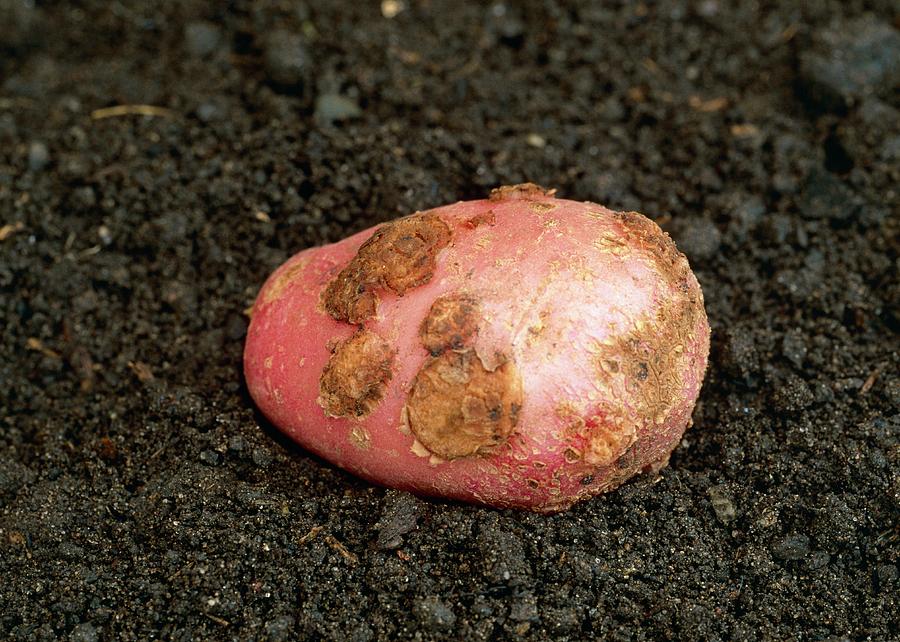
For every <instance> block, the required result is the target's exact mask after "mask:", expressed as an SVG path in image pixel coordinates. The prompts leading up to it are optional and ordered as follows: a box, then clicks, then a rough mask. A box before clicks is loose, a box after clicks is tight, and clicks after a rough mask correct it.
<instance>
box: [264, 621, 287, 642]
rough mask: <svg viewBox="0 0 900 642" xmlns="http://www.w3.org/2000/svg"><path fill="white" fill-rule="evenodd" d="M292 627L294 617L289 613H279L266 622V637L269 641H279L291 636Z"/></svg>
mask: <svg viewBox="0 0 900 642" xmlns="http://www.w3.org/2000/svg"><path fill="white" fill-rule="evenodd" d="M293 628H294V618H292V617H291V616H290V615H281V616H279V617H276V618H275V619H273V620H270V621H269V622H267V623H266V639H267V640H270V641H271V642H280V641H281V640H289V639H290V638H291V630H292V629H293Z"/></svg>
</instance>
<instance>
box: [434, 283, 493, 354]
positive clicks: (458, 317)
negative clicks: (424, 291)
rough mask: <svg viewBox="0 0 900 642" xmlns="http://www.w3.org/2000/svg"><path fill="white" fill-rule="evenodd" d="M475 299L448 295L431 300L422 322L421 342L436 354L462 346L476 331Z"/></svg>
mask: <svg viewBox="0 0 900 642" xmlns="http://www.w3.org/2000/svg"><path fill="white" fill-rule="evenodd" d="M479 317H480V313H479V308H478V301H476V300H475V298H474V297H472V296H470V295H467V294H448V295H446V296H442V297H439V298H437V299H435V301H434V303H433V304H432V305H431V310H430V311H429V312H428V316H426V317H425V320H424V321H423V322H422V327H421V329H420V330H419V336H420V337H421V339H422V345H423V346H425V349H426V350H428V352H430V353H431V356H433V357H436V356H437V355H439V354H440V353H441V352H443V351H444V350H460V349H462V348H463V347H464V346H465V345H466V344H467V343H468V341H469V339H471V338H472V337H473V336H474V335H475V334H476V333H477V332H478V321H479Z"/></svg>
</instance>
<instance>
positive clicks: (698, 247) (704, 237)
mask: <svg viewBox="0 0 900 642" xmlns="http://www.w3.org/2000/svg"><path fill="white" fill-rule="evenodd" d="M673 234H674V236H675V244H676V245H677V246H678V249H680V250H681V251H682V252H684V253H685V254H686V255H687V257H688V259H689V260H691V261H708V260H709V259H711V258H713V257H714V256H715V255H716V253H717V252H718V251H719V247H720V246H721V245H722V233H721V232H719V229H718V228H717V227H716V226H715V224H713V222H712V221H710V220H709V219H705V218H686V219H682V220H681V221H680V222H676V225H675V226H674V229H673Z"/></svg>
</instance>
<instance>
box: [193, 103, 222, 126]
mask: <svg viewBox="0 0 900 642" xmlns="http://www.w3.org/2000/svg"><path fill="white" fill-rule="evenodd" d="M219 113H220V112H219V108H218V107H217V106H216V104H215V103H211V102H206V103H201V104H200V105H199V106H198V107H197V118H199V119H200V120H201V121H203V122H204V123H209V122H212V121H214V120H216V119H217V118H218V117H219Z"/></svg>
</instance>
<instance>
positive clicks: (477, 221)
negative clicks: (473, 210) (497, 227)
mask: <svg viewBox="0 0 900 642" xmlns="http://www.w3.org/2000/svg"><path fill="white" fill-rule="evenodd" d="M496 222H497V215H496V214H494V210H488V211H487V212H482V213H481V214H476V215H475V216H472V217H470V218H467V219H466V220H464V221H463V222H462V226H463V227H464V228H466V229H469V230H474V229H476V228H478V227H481V226H482V225H488V226H493V225H494V224H495V223H496Z"/></svg>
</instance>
